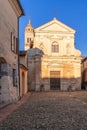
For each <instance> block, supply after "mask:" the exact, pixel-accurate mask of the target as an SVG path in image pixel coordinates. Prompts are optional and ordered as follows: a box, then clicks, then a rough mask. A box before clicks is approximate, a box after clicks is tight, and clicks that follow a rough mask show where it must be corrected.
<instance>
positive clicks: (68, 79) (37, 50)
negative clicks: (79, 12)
mask: <svg viewBox="0 0 87 130" xmlns="http://www.w3.org/2000/svg"><path fill="white" fill-rule="evenodd" d="M75 32H76V31H75V30H74V29H72V28H70V27H68V26H67V25H65V24H63V23H62V22H60V21H58V20H57V19H56V18H54V19H53V20H51V21H50V22H48V23H46V24H44V25H42V26H40V27H38V28H35V29H34V28H33V27H32V25H31V23H29V24H28V25H27V27H26V29H25V50H27V53H28V69H29V88H30V90H32V91H50V90H60V91H68V90H80V89H81V56H80V55H81V52H80V51H79V50H77V49H75V40H74V35H75Z"/></svg>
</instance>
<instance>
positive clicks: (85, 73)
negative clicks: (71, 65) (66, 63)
mask: <svg viewBox="0 0 87 130" xmlns="http://www.w3.org/2000/svg"><path fill="white" fill-rule="evenodd" d="M82 89H87V57H83V58H82Z"/></svg>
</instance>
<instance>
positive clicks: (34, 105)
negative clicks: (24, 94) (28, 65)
mask: <svg viewBox="0 0 87 130" xmlns="http://www.w3.org/2000/svg"><path fill="white" fill-rule="evenodd" d="M84 95H85V96H84ZM84 97H85V100H84ZM86 97H87V92H81V94H80V93H79V92H76V93H74V92H41V93H39V92H38V93H32V94H31V96H30V97H29V99H28V100H27V101H26V103H24V104H22V105H21V106H20V107H19V108H18V109H17V110H15V111H14V112H13V113H12V114H11V115H10V116H9V117H8V118H7V119H6V120H4V121H3V122H1V123H0V130H87V103H86V101H87V100H86ZM84 101H85V102H84Z"/></svg>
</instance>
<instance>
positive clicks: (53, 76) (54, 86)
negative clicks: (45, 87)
mask: <svg viewBox="0 0 87 130" xmlns="http://www.w3.org/2000/svg"><path fill="white" fill-rule="evenodd" d="M50 89H51V90H60V71H50Z"/></svg>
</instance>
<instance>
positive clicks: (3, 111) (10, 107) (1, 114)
mask: <svg viewBox="0 0 87 130" xmlns="http://www.w3.org/2000/svg"><path fill="white" fill-rule="evenodd" d="M30 95H31V93H30V92H29V93H27V94H25V95H24V96H23V97H22V98H21V99H20V100H19V101H18V102H17V103H12V104H11V103H10V104H5V105H0V121H3V120H4V119H5V118H6V117H7V116H8V115H10V114H11V113H12V112H13V111H14V110H16V109H17V108H18V107H20V106H21V105H22V104H23V103H25V102H26V101H27V99H28V98H29V96H30Z"/></svg>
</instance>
